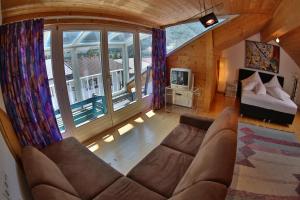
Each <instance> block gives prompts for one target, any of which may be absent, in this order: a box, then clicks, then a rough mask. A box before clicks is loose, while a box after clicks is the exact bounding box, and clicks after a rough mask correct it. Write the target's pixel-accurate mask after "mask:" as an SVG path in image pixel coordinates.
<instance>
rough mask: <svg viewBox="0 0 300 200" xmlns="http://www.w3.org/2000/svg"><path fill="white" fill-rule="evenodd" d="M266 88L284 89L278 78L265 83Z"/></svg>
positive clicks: (275, 77)
mask: <svg viewBox="0 0 300 200" xmlns="http://www.w3.org/2000/svg"><path fill="white" fill-rule="evenodd" d="M265 86H266V87H267V88H268V87H279V88H282V87H281V85H280V83H279V81H278V78H277V76H273V78H272V79H271V80H270V81H269V82H267V83H265Z"/></svg>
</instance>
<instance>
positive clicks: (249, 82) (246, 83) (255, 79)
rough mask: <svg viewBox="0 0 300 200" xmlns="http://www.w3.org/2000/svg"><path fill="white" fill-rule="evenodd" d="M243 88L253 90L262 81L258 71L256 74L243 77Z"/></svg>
mask: <svg viewBox="0 0 300 200" xmlns="http://www.w3.org/2000/svg"><path fill="white" fill-rule="evenodd" d="M241 82H242V88H243V90H247V91H251V90H254V89H255V86H256V85H257V84H258V83H262V81H261V79H260V77H259V74H258V72H255V73H254V74H252V75H251V76H249V77H248V78H246V79H243V80H242V81H241Z"/></svg>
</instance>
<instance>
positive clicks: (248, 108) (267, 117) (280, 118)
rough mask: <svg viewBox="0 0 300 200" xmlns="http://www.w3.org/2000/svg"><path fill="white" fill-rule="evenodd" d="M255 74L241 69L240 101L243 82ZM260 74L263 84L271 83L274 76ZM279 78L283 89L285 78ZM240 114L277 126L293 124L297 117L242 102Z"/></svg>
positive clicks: (238, 92)
mask: <svg viewBox="0 0 300 200" xmlns="http://www.w3.org/2000/svg"><path fill="white" fill-rule="evenodd" d="M255 72H256V71H253V70H249V69H239V78H238V88H237V97H238V98H239V99H240V100H241V90H242V83H241V80H243V79H245V78H248V77H249V76H251V75H252V74H253V73H255ZM258 73H259V76H260V78H261V80H262V82H263V83H267V82H269V81H270V80H271V79H272V78H273V76H274V75H272V74H267V73H264V72H258ZM277 77H278V81H279V83H280V85H281V86H282V87H283V83H284V78H283V77H282V76H277ZM240 102H241V101H240ZM240 114H241V115H242V116H247V117H251V118H255V119H259V120H263V121H266V122H272V123H277V124H292V123H293V121H294V117H295V116H294V115H292V114H288V113H283V112H278V111H274V110H270V109H266V108H261V107H257V106H253V105H248V104H244V103H242V102H241V103H240Z"/></svg>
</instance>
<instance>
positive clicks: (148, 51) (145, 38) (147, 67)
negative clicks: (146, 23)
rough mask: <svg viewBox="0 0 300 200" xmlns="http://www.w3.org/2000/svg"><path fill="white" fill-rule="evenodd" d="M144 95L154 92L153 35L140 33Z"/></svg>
mask: <svg viewBox="0 0 300 200" xmlns="http://www.w3.org/2000/svg"><path fill="white" fill-rule="evenodd" d="M139 36H140V51H141V80H142V85H141V87H142V90H141V91H142V97H145V96H148V95H149V94H152V35H151V34H146V33H140V35H139Z"/></svg>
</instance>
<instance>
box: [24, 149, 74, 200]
mask: <svg viewBox="0 0 300 200" xmlns="http://www.w3.org/2000/svg"><path fill="white" fill-rule="evenodd" d="M21 159H22V164H23V168H24V171H25V174H26V177H27V181H28V184H29V186H30V188H31V189H32V191H33V189H34V191H35V193H36V194H39V196H40V195H41V193H40V192H38V188H42V190H44V191H46V190H47V189H48V190H55V191H58V192H57V194H58V193H60V194H63V193H67V194H70V195H73V196H75V197H78V193H77V192H76V191H75V189H74V188H73V186H72V185H71V184H70V183H69V181H68V180H67V179H66V177H65V176H64V175H63V173H62V172H61V171H60V169H59V168H58V167H57V166H56V164H55V163H54V162H53V161H52V160H50V159H49V158H48V157H47V156H46V155H44V154H43V153H42V152H40V151H39V150H37V149H36V148H34V147H31V146H26V147H25V148H24V149H23V151H22V157H21ZM41 185H43V187H39V186H41ZM47 186H48V187H47ZM49 188H50V189H49ZM53 188H54V189H53ZM35 199H37V198H35Z"/></svg>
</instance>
